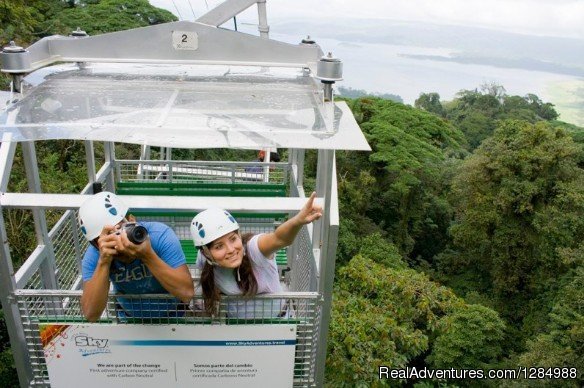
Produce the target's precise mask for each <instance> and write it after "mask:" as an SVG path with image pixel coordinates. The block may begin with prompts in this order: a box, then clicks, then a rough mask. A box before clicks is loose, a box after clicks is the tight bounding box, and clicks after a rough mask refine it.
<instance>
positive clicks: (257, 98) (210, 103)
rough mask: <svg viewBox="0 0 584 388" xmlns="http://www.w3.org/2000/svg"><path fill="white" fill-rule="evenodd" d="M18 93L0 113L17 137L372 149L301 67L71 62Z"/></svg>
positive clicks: (343, 108) (345, 111)
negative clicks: (78, 64) (20, 93)
mask: <svg viewBox="0 0 584 388" xmlns="http://www.w3.org/2000/svg"><path fill="white" fill-rule="evenodd" d="M23 89H24V97H23V98H22V99H21V100H20V101H19V102H17V103H16V104H14V105H12V106H11V107H9V108H8V109H7V110H6V111H5V112H3V113H2V115H0V130H1V131H2V132H4V133H7V132H9V133H11V134H12V140H14V141H30V140H48V139H76V140H98V141H115V142H124V143H134V144H144V145H152V146H164V147H175V148H253V149H258V148H266V147H277V148H303V149H339V150H340V149H343V150H370V147H369V145H368V144H367V142H366V140H365V137H364V136H363V134H362V133H361V130H360V128H359V126H358V125H357V123H356V121H355V119H354V118H353V115H352V113H351V111H350V110H349V108H348V107H347V105H346V104H345V103H344V102H340V103H336V104H335V106H334V109H333V108H332V106H331V105H330V104H324V103H323V96H322V87H321V86H320V84H319V81H317V80H315V79H314V78H313V77H311V76H307V75H305V74H303V72H302V70H300V69H291V68H280V67H272V68H267V67H259V66H232V65H229V66H227V65H177V64H172V65H170V64H163V65H160V64H158V65H155V64H128V63H116V64H112V63H94V64H91V65H87V66H85V67H82V68H80V67H79V66H77V65H75V64H68V65H59V66H52V67H48V68H43V69H40V70H38V71H36V72H34V73H31V74H30V75H28V76H27V77H26V78H25V84H24V87H23ZM327 105H328V106H327Z"/></svg>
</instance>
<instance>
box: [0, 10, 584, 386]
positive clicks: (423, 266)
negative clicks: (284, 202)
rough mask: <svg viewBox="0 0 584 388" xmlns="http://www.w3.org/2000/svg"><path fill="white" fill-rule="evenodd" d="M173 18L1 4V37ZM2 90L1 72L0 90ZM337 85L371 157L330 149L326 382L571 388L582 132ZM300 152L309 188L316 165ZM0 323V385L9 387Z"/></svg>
mask: <svg viewBox="0 0 584 388" xmlns="http://www.w3.org/2000/svg"><path fill="white" fill-rule="evenodd" d="M173 20H176V17H175V16H173V15H172V14H171V13H169V12H167V11H164V10H160V9H157V8H155V7H153V6H151V5H150V4H149V2H148V1H147V0H101V1H99V0H68V1H62V0H4V1H1V2H0V42H1V43H2V45H3V46H4V45H7V44H8V42H9V41H11V40H14V41H15V42H16V43H17V44H18V45H20V46H23V47H27V46H29V45H30V44H32V43H33V42H35V41H36V40H38V39H40V38H42V37H45V36H49V35H53V34H63V35H66V34H69V33H70V32H71V31H73V30H75V29H76V28H77V27H78V26H83V29H84V30H85V31H86V32H87V33H88V34H90V35H95V34H100V33H105V32H111V31H119V30H123V29H129V28H135V27H141V26H148V25H152V24H158V23H163V22H168V21H173ZM9 83H10V79H9V78H2V80H1V87H2V90H7V89H8V88H9ZM345 91H347V92H348V91H350V92H351V93H347V94H346V95H345V96H343V93H342V90H341V95H340V96H337V97H336V98H337V99H343V100H345V101H346V102H347V104H348V105H349V107H350V108H351V110H352V112H353V115H354V117H355V118H356V120H357V122H358V123H359V126H360V127H361V130H362V131H363V132H364V134H365V136H366V138H367V141H368V142H369V144H370V146H371V148H372V151H371V152H337V153H336V162H337V174H338V176H337V181H338V191H339V207H340V220H341V221H340V231H339V239H338V240H339V241H338V247H337V258H336V267H335V271H336V274H335V281H334V294H333V310H332V319H331V324H330V330H329V340H328V355H327V360H326V368H327V369H326V384H327V385H328V386H330V387H345V386H346V387H355V386H357V387H368V386H386V385H387V386H415V387H438V386H440V387H458V386H460V387H464V386H487V387H489V386H492V387H499V386H508V387H519V386H551V387H556V386H557V387H581V386H583V385H584V128H581V127H578V126H575V125H572V124H569V123H566V122H563V121H561V117H560V116H559V114H558V112H557V111H556V110H555V109H554V105H553V102H548V101H542V99H541V98H540V97H538V96H537V95H534V94H527V95H522V96H517V95H509V94H507V92H506V90H505V87H504V85H499V84H494V83H487V84H483V85H476V88H475V89H472V90H460V91H459V93H458V94H457V95H456V96H455V98H453V99H451V100H444V99H442V98H441V96H440V95H439V94H438V93H422V94H420V96H419V98H418V99H417V100H416V101H415V104H414V106H411V105H406V104H404V103H402V102H400V99H399V98H390V97H392V96H391V95H386V96H379V95H377V96H374V95H367V93H366V92H365V91H360V92H359V91H357V90H351V89H345ZM393 97H396V96H393ZM116 147H117V148H116V154H117V155H132V154H136V153H137V152H138V151H137V150H136V149H134V148H132V147H129V146H124V145H123V144H117V145H116ZM97 152H98V153H99V152H100V150H99V149H98V150H97ZM101 152H102V151H101ZM197 152H199V153H200V152H202V151H197ZM225 152H226V153H228V152H229V151H225ZM244 152H249V158H250V160H251V159H252V158H253V156H254V153H253V152H252V151H244ZM208 153H209V154H208V155H204V156H205V157H206V158H228V157H229V155H228V154H225V153H221V152H219V151H208ZM194 156H199V157H202V156H203V155H202V154H198V155H194ZM283 156H284V157H285V156H286V155H283ZM306 156H307V161H306V165H305V167H306V174H307V175H306V177H307V178H306V180H305V185H306V188H307V190H310V189H311V188H312V187H311V185H314V181H315V178H316V177H315V175H314V172H315V171H316V168H315V165H316V157H317V155H316V152H307V154H306ZM37 157H38V163H39V169H40V174H41V178H42V181H43V184H44V185H46V186H45V187H43V189H44V190H47V191H50V192H79V191H80V190H81V189H82V188H83V186H84V184H85V181H86V178H87V174H86V171H85V167H84V160H85V159H84V158H85V151H84V146H83V143H82V142H77V141H65V140H58V141H45V142H39V144H38V145H37ZM284 160H285V159H284ZM14 164H15V167H14V170H13V173H12V176H11V178H10V182H9V187H10V188H11V190H12V191H16V192H18V191H26V190H27V181H26V175H25V172H24V165H23V160H22V154H21V151H20V150H19V149H18V148H17V153H16V157H15V161H14ZM3 212H4V219H5V223H6V228H7V233H8V235H9V237H10V245H11V250H12V259H13V264H14V267H15V269H17V268H18V267H19V266H20V265H21V264H22V262H23V261H24V260H25V259H26V257H27V256H28V255H29V254H30V252H32V250H33V249H34V247H35V246H36V237H35V231H34V224H33V222H32V214H31V213H29V212H27V211H24V210H19V211H16V210H6V209H4V210H3ZM48 218H49V222H55V221H56V219H55V220H51V217H50V214H49V215H48ZM1 319H2V315H1V312H0V386H2V387H14V386H18V378H17V375H16V370H15V366H14V361H13V359H12V354H11V349H10V343H9V339H8V334H7V330H6V327H5V324H4V321H3V320H1ZM380 366H387V367H389V368H390V369H398V368H406V367H416V368H424V367H426V368H429V369H450V368H457V369H483V370H489V369H517V368H518V367H545V368H548V367H551V368H575V371H577V372H576V373H577V376H575V378H574V376H563V377H566V378H561V377H562V376H560V378H553V376H544V378H542V379H537V380H519V381H511V380H471V379H468V380H465V379H462V380H461V379H419V380H416V379H413V380H412V379H393V380H384V379H381V380H380V379H379V374H378V368H379V367H380ZM567 377H570V378H567Z"/></svg>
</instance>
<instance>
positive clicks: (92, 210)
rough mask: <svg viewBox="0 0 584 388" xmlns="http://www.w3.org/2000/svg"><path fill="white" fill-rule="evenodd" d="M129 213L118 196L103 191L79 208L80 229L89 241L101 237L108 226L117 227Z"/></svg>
mask: <svg viewBox="0 0 584 388" xmlns="http://www.w3.org/2000/svg"><path fill="white" fill-rule="evenodd" d="M127 212H128V206H126V205H125V204H124V203H123V202H122V201H121V200H120V199H119V198H118V196H117V195H115V194H114V193H110V192H109V191H103V192H101V193H97V194H95V195H94V196H93V197H91V198H89V199H88V200H86V201H85V202H83V205H81V207H80V208H79V227H80V228H81V232H82V233H83V234H84V235H85V238H86V239H87V240H88V241H92V240H93V239H95V238H96V237H98V236H99V234H100V233H101V230H102V229H103V227H104V226H106V225H115V224H117V223H118V222H120V221H121V220H123V219H124V217H125V216H126V213H127Z"/></svg>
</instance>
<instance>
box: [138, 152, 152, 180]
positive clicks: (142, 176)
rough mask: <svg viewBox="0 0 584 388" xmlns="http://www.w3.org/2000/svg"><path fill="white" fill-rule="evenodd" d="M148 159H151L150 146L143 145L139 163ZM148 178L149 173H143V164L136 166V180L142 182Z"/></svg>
mask: <svg viewBox="0 0 584 388" xmlns="http://www.w3.org/2000/svg"><path fill="white" fill-rule="evenodd" d="M150 157H151V153H150V146H149V145H143V146H142V150H141V152H140V160H141V161H144V160H150ZM149 178H150V176H149V173H148V172H144V164H143V163H140V164H139V165H138V179H140V180H142V179H149Z"/></svg>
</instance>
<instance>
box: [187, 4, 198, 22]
mask: <svg viewBox="0 0 584 388" xmlns="http://www.w3.org/2000/svg"><path fill="white" fill-rule="evenodd" d="M188 1H189V7H191V12H192V13H193V20H197V16H196V15H195V10H194V9H193V5H192V4H191V0H188Z"/></svg>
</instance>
